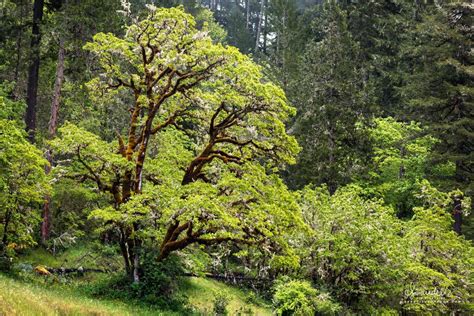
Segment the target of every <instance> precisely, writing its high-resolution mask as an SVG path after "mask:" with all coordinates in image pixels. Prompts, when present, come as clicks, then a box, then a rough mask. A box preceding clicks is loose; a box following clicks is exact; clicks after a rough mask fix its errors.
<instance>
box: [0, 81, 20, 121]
mask: <svg viewBox="0 0 474 316" xmlns="http://www.w3.org/2000/svg"><path fill="white" fill-rule="evenodd" d="M11 90H12V85H11V84H0V119H2V120H10V121H14V122H16V123H17V124H18V127H21V126H22V124H23V122H22V115H23V111H24V110H25V104H24V102H22V101H13V100H12V99H11V98H10V95H11V92H12V91H11Z"/></svg>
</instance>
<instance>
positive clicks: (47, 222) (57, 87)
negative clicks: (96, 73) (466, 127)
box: [41, 39, 65, 245]
mask: <svg viewBox="0 0 474 316" xmlns="http://www.w3.org/2000/svg"><path fill="white" fill-rule="evenodd" d="M64 59H65V49H64V40H63V39H60V40H59V51H58V64H57V66H56V81H55V83H54V91H53V99H52V101H51V113H50V118H49V124H48V134H49V135H48V136H49V138H50V139H52V138H54V136H56V130H57V126H58V113H59V105H60V101H61V88H62V86H63V81H64ZM46 159H47V160H48V162H49V165H47V166H46V170H45V171H46V174H49V173H50V172H51V165H52V163H53V161H52V156H51V150H50V149H49V148H48V149H47V150H46ZM45 200H46V202H45V203H44V205H43V214H42V218H43V222H42V223H41V242H42V244H43V245H45V244H46V241H47V240H48V238H49V235H50V233H51V212H50V203H51V196H49V195H47V196H46V197H45Z"/></svg>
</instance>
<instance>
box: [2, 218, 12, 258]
mask: <svg viewBox="0 0 474 316" xmlns="http://www.w3.org/2000/svg"><path fill="white" fill-rule="evenodd" d="M10 219H11V211H9V210H8V211H7V213H6V214H5V222H4V225H3V237H2V248H3V249H5V248H6V247H7V241H8V225H9V224H10Z"/></svg>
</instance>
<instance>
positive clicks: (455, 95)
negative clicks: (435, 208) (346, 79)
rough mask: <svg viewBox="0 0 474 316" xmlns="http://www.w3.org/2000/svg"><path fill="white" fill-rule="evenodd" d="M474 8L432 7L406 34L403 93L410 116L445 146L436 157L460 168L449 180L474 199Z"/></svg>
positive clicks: (461, 4)
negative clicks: (473, 154)
mask: <svg viewBox="0 0 474 316" xmlns="http://www.w3.org/2000/svg"><path fill="white" fill-rule="evenodd" d="M472 10H473V7H472V5H470V4H468V3H467V2H464V1H455V2H448V3H446V4H444V5H442V6H441V5H440V6H435V7H429V8H427V9H426V10H424V11H422V12H421V14H420V15H419V21H418V23H416V25H414V26H413V28H412V29H411V31H410V32H408V33H407V34H405V41H404V45H403V50H402V51H401V56H400V59H401V60H402V63H401V65H402V66H403V68H402V70H403V72H402V75H403V82H404V83H405V84H404V85H403V86H401V87H400V89H399V91H400V95H401V97H402V98H403V101H404V103H405V104H406V105H407V106H406V107H405V111H406V112H407V113H408V115H409V117H410V118H413V119H416V120H418V121H421V122H422V123H423V124H425V125H426V126H427V127H428V128H429V131H430V133H431V134H433V135H434V136H435V137H437V138H438V139H439V140H440V142H439V143H438V144H437V145H436V147H435V153H436V159H437V160H439V161H443V162H445V163H448V162H449V163H451V164H454V165H455V174H454V175H453V176H451V177H450V178H449V179H450V180H451V182H454V183H453V184H451V185H450V187H451V188H453V187H455V186H457V187H462V188H463V189H464V190H467V192H468V194H469V195H472V179H473V171H472V170H473V166H472V161H473V156H472V153H473V151H474V147H473V143H474V142H473V135H474V134H473V129H472V126H473V117H472V111H473V106H474V102H473V100H474V98H473V96H474V93H473V90H472V84H473V75H472V67H473V66H472V64H473V55H472V49H471V47H472V34H471V32H470V27H471V26H472V24H473V18H472V16H473V14H472Z"/></svg>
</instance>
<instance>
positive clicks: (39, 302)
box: [0, 274, 271, 316]
mask: <svg viewBox="0 0 474 316" xmlns="http://www.w3.org/2000/svg"><path fill="white" fill-rule="evenodd" d="M183 291H184V293H185V294H186V295H187V296H188V297H189V301H190V303H191V304H192V305H193V306H195V307H196V309H197V310H199V311H201V312H202V313H203V314H205V315H209V314H211V311H212V306H213V300H214V293H216V292H219V293H226V294H227V295H228V296H229V297H230V302H229V305H228V311H229V314H230V315H236V314H237V311H239V310H240V311H243V309H244V308H250V309H251V311H252V314H253V315H271V311H270V310H269V309H265V308H263V307H259V306H256V305H252V304H248V303H246V302H245V295H246V294H245V293H244V292H243V291H241V290H239V289H237V288H233V287H230V286H228V285H225V284H223V283H220V282H217V281H214V280H207V279H203V278H190V280H189V284H188V286H187V287H186V289H184V290H183ZM0 315H2V316H3V315H6V316H10V315H22V316H23V315H25V316H29V315H173V314H172V313H170V312H162V311H157V310H152V309H146V308H144V307H134V306H131V305H128V304H126V303H124V302H119V301H111V300H100V299H91V298H88V297H85V296H84V295H83V294H81V293H78V292H77V291H73V290H67V289H64V288H61V289H59V288H54V287H53V288H46V287H44V286H40V285H33V284H27V283H23V282H20V281H17V280H14V279H11V278H9V277H7V276H4V275H1V274H0Z"/></svg>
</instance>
